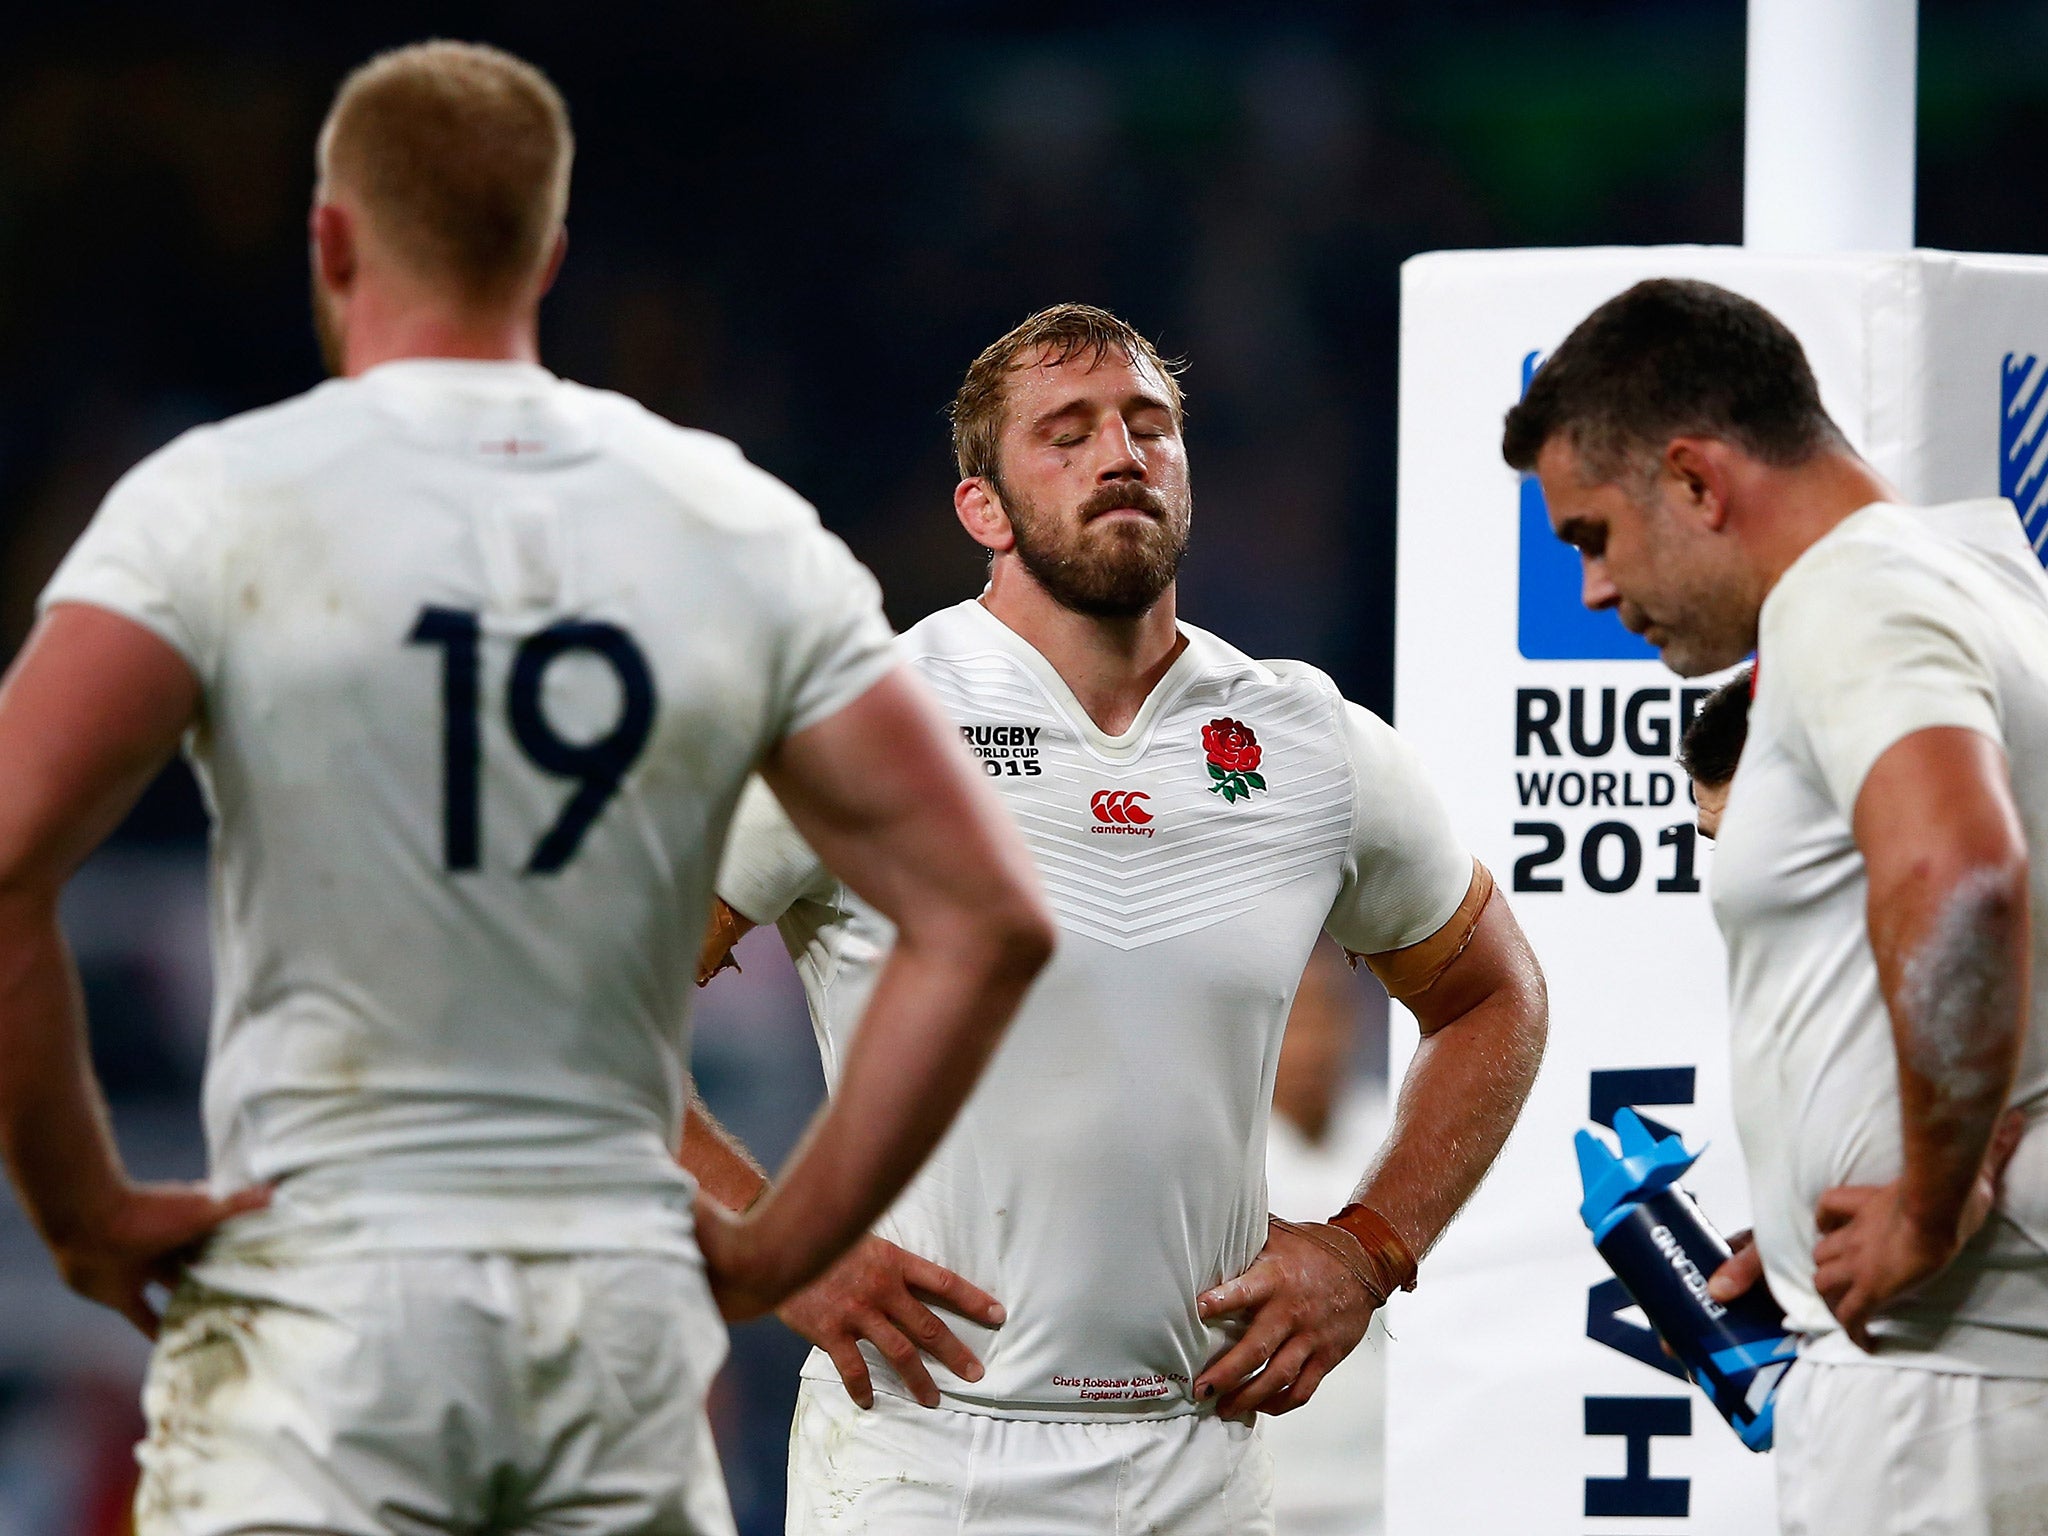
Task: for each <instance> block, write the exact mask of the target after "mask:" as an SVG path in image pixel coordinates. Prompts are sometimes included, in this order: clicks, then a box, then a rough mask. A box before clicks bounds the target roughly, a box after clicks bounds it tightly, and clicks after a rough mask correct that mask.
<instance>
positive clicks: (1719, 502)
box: [1663, 437, 1735, 533]
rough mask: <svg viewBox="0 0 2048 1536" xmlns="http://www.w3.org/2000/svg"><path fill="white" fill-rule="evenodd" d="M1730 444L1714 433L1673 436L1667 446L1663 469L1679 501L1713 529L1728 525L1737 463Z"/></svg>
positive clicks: (1707, 526)
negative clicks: (1732, 455)
mask: <svg viewBox="0 0 2048 1536" xmlns="http://www.w3.org/2000/svg"><path fill="white" fill-rule="evenodd" d="M1731 452H1732V450H1731V449H1730V448H1729V446H1728V445H1727V444H1726V443H1724V442H1722V441H1720V440H1719V439H1718V438H1712V437H1674V438H1673V439H1672V440H1671V441H1670V442H1669V443H1667V444H1665V446H1664V463H1663V470H1664V473H1665V475H1666V476H1668V477H1669V478H1670V479H1671V480H1672V481H1673V482H1674V483H1675V484H1676V485H1677V488H1678V492H1679V498H1680V505H1681V506H1682V507H1683V508H1684V509H1685V510H1687V511H1690V512H1691V513H1692V514H1693V515H1694V516H1695V517H1697V518H1698V519H1699V520H1700V522H1701V524H1702V525H1703V526H1704V527H1705V528H1706V529H1707V530H1708V531H1709V532H1712V533H1719V532H1721V530H1722V529H1724V528H1725V527H1727V525H1728V501H1729V492H1730V491H1731V490H1732V488H1733V482H1734V478H1735V476H1734V470H1735V465H1734V463H1733V461H1732V460H1731V458H1730V454H1731Z"/></svg>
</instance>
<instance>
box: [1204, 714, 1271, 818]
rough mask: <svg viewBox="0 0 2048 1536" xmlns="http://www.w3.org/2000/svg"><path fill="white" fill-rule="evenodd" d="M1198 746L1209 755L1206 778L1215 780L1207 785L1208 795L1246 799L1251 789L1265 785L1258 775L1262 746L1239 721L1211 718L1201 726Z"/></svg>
mask: <svg viewBox="0 0 2048 1536" xmlns="http://www.w3.org/2000/svg"><path fill="white" fill-rule="evenodd" d="M1202 748H1203V750H1204V751H1206V752H1207V753H1208V754H1209V777H1210V778H1212V779H1214V780H1215V783H1213V784H1211V785H1210V786H1209V793H1210V794H1212V795H1221V796H1222V797H1223V798H1224V799H1225V800H1249V799H1250V798H1251V794H1252V791H1253V790H1255V789H1264V788H1265V787H1266V781H1265V780H1264V779H1263V778H1261V777H1260V776H1259V760H1260V759H1261V758H1263V757H1264V756H1265V755H1266V753H1265V749H1264V748H1263V747H1261V746H1260V745H1259V738H1258V737H1256V736H1254V735H1253V734H1252V728H1251V727H1250V726H1248V725H1246V724H1245V723H1244V722H1243V721H1242V720H1231V719H1228V718H1225V719H1222V720H1211V721H1210V722H1209V723H1208V724H1207V725H1205V726H1203V727H1202Z"/></svg>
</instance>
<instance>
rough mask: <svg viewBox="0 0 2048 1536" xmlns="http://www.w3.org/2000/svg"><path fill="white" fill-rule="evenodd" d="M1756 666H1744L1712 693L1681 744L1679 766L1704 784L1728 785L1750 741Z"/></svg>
mask: <svg viewBox="0 0 2048 1536" xmlns="http://www.w3.org/2000/svg"><path fill="white" fill-rule="evenodd" d="M1755 678H1756V668H1755V667H1753V666H1750V667H1744V668H1743V669H1742V670H1741V671H1740V672H1738V673H1736V674H1735V675H1734V676H1733V677H1731V678H1729V679H1728V681H1727V682H1725V683H1723V684H1722V685H1721V686H1720V687H1718V688H1716V689H1715V690H1714V691H1713V692H1712V693H1710V694H1708V695H1707V697H1706V700H1705V702H1703V703H1702V704H1701V705H1700V712H1699V713H1698V714H1696V715H1694V716H1693V717H1692V724H1691V725H1688V726H1687V727H1686V728H1685V739H1684V740H1683V741H1681V742H1680V743H1679V744H1678V766H1679V767H1681V768H1683V769H1684V770H1685V771H1686V773H1687V774H1688V775H1689V776H1690V777H1691V778H1692V779H1693V780H1694V781H1695V782H1696V783H1700V784H1709V785H1712V784H1726V783H1727V782H1728V781H1729V780H1730V779H1732V778H1734V777H1735V765H1736V764H1737V763H1739V762H1741V761H1742V746H1743V743H1744V742H1746V741H1748V740H1749V697H1750V689H1751V687H1752V686H1753V684H1754V682H1755Z"/></svg>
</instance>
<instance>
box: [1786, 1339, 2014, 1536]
mask: <svg viewBox="0 0 2048 1536" xmlns="http://www.w3.org/2000/svg"><path fill="white" fill-rule="evenodd" d="M1775 1438H1776V1449H1775V1450H1773V1451H1772V1453H1771V1456H1772V1459H1773V1460H1774V1461H1775V1462H1777V1472H1778V1523H1779V1527H1780V1529H1781V1530H1782V1531H1783V1532H1784V1536H2048V1381H2031V1380H2027V1379H2025V1378H2022V1377H2011V1376H1963V1375H1950V1374H1948V1373H1946V1372H1942V1371H1925V1370H1917V1369H1908V1368H1903V1367H1898V1366H1886V1365H1822V1364H1818V1363H1816V1362H1815V1361H1812V1360H1801V1361H1800V1362H1799V1363H1798V1364H1797V1365H1795V1366H1794V1367H1793V1368H1792V1370H1791V1372H1790V1373H1789V1374H1788V1375H1787V1376H1786V1377H1785V1382H1784V1385H1783V1386H1781V1387H1780V1388H1779V1389H1778V1408H1777V1428H1776V1436H1775Z"/></svg>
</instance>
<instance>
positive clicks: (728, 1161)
mask: <svg viewBox="0 0 2048 1536" xmlns="http://www.w3.org/2000/svg"><path fill="white" fill-rule="evenodd" d="M720 905H723V903H720ZM720 958H721V959H723V958H724V957H723V956H720ZM677 1161H679V1162H680V1163H681V1164H682V1165H683V1166H684V1167H685V1168H687V1169H689V1170H690V1173H691V1176H692V1177H694V1178H695V1179H696V1181H697V1187H698V1188H699V1189H701V1190H702V1191H703V1192H704V1193H705V1194H707V1195H709V1196H710V1197H711V1198H712V1199H713V1200H716V1201H717V1202H718V1203H719V1204H720V1205H722V1206H724V1207H725V1208H726V1209H727V1210H728V1211H744V1210H745V1209H746V1208H747V1207H748V1206H750V1205H752V1204H753V1203H754V1202H755V1201H756V1200H758V1199H759V1198H760V1196H761V1191H762V1190H764V1189H766V1188H767V1187H768V1170H767V1169H765V1168H763V1167H762V1166H761V1165H760V1164H759V1163H757V1162H755V1161H754V1154H753V1153H751V1152H749V1151H748V1150H747V1149H746V1147H745V1145H744V1144H742V1142H741V1141H740V1139H739V1137H737V1136H735V1135H733V1133H732V1132H731V1131H728V1130H727V1129H726V1128H725V1127H724V1126H723V1125H721V1124H720V1123H719V1122H718V1119H717V1118H716V1117H715V1116H714V1115H713V1114H712V1113H711V1111H710V1109H709V1108H707V1107H706V1105H705V1103H704V1101H703V1099H701V1098H699V1097H698V1096H697V1095H696V1094H695V1093H692V1094H691V1095H690V1108H689V1113H688V1114H687V1115H686V1116H685V1118H684V1120H683V1149H682V1153H681V1155H680V1156H679V1157H678V1158H677Z"/></svg>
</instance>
